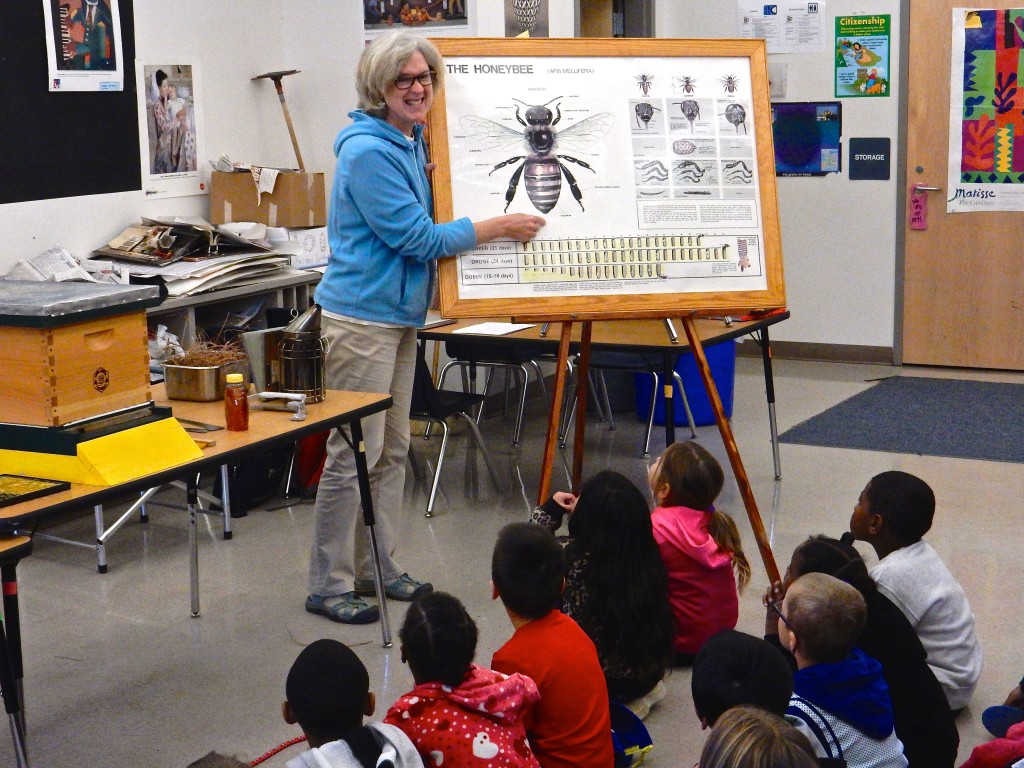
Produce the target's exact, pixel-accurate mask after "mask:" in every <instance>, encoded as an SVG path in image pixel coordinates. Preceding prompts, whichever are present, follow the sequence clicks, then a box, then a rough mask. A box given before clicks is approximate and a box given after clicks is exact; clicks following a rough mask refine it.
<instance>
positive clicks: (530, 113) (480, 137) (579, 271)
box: [429, 39, 785, 320]
mask: <svg viewBox="0 0 1024 768" xmlns="http://www.w3.org/2000/svg"><path fill="white" fill-rule="evenodd" d="M436 42H437V44H438V47H439V48H440V49H441V52H442V54H443V55H444V57H445V80H444V86H443V88H441V89H438V92H437V94H436V96H435V102H434V106H433V108H432V109H431V111H430V117H429V134H430V146H431V153H432V160H433V161H434V162H435V163H436V169H435V171H434V176H433V181H434V198H435V215H436V216H437V218H438V220H439V221H448V220H450V219H453V218H457V217H462V216H468V217H469V218H470V219H472V220H473V221H478V220H482V219H487V218H491V217H493V216H500V215H501V214H503V213H517V212H518V213H530V214H533V215H540V216H543V217H544V219H545V221H546V224H545V226H544V227H543V228H542V229H541V232H540V234H539V236H538V237H537V239H536V240H534V241H532V242H529V243H517V242H514V241H496V242H491V243H487V244H485V245H482V246H479V247H477V248H475V249H474V250H472V251H470V252H467V253H464V254H460V255H458V256H456V257H454V258H451V259H444V260H443V261H442V262H441V264H440V276H441V280H440V286H441V311H442V313H443V314H445V315H446V316H449V317H486V316H494V315H517V316H530V317H543V318H545V319H552V320H555V319H560V318H565V317H579V318H584V317H591V318H594V319H597V318H599V317H601V318H613V317H671V316H678V315H679V314H680V313H681V312H684V311H686V310H687V309H693V310H698V309H761V308H776V307H782V306H784V305H785V290H784V285H783V276H782V255H781V244H780V236H779V223H778V205H777V200H776V189H775V167H774V165H775V164H774V157H773V153H772V136H771V108H770V104H769V101H768V80H767V64H766V56H765V47H764V41H762V40H747V41H742V40H650V41H643V40H610V39H601V40H597V39H575V40H556V39H548V40H541V39H536V40H531V39H489V40H488V39H477V40H438V41H436Z"/></svg>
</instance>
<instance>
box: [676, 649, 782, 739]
mask: <svg viewBox="0 0 1024 768" xmlns="http://www.w3.org/2000/svg"><path fill="white" fill-rule="evenodd" d="M690 692H691V694H692V695H693V708H694V710H696V712H697V717H698V719H699V720H700V725H701V728H713V727H715V725H716V724H717V723H718V718H719V717H721V716H722V715H723V714H725V712H727V711H728V710H730V709H732V708H733V707H738V706H742V705H748V706H754V707H759V708H761V709H763V710H765V711H767V712H772V713H774V714H775V715H777V716H779V717H782V716H783V715H784V714H786V709H787V708H788V707H789V699H790V697H791V696H792V695H793V671H792V670H791V669H790V668H789V665H788V664H787V663H786V659H785V658H784V657H783V656H782V654H780V653H779V652H778V650H777V649H776V648H773V647H772V645H771V644H770V643H768V642H766V641H764V640H762V639H761V638H759V637H754V636H753V635H747V634H744V633H743V632H737V631H736V630H735V629H723V630H722V631H721V632H719V633H718V634H716V635H713V636H712V637H711V638H710V639H709V640H708V641H707V642H706V643H704V647H703V648H701V649H700V653H698V654H697V658H696V659H695V660H694V662H693V675H692V676H691V678H690Z"/></svg>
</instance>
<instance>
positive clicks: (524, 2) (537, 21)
mask: <svg viewBox="0 0 1024 768" xmlns="http://www.w3.org/2000/svg"><path fill="white" fill-rule="evenodd" d="M550 34H551V33H550V32H549V30H548V0H505V37H549V36H550Z"/></svg>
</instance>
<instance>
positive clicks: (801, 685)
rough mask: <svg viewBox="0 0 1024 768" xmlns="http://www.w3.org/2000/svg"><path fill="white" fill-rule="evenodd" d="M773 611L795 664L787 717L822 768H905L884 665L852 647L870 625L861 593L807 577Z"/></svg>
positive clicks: (833, 581)
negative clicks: (843, 767)
mask: <svg viewBox="0 0 1024 768" xmlns="http://www.w3.org/2000/svg"><path fill="white" fill-rule="evenodd" d="M774 607H775V609H776V611H777V612H778V614H779V640H780V641H781V643H782V645H783V646H784V647H785V648H787V649H789V651H790V652H791V653H792V654H793V657H794V658H795V659H796V664H797V672H796V675H794V677H793V696H792V698H791V699H790V702H789V709H788V710H787V712H786V717H787V719H788V720H790V722H792V723H793V725H795V726H796V727H797V728H798V729H799V730H801V731H802V732H803V733H804V735H806V736H807V738H808V740H809V741H810V742H811V746H812V747H814V751H815V753H816V754H817V755H818V756H819V758H823V760H822V765H830V764H833V765H843V764H845V765H847V766H850V768H905V766H906V765H907V759H906V758H905V757H904V756H903V744H902V743H900V740H899V738H897V736H896V731H895V729H894V727H893V717H892V701H891V700H890V698H889V688H888V686H887V685H886V683H885V678H884V677H883V676H882V666H881V664H879V663H878V662H877V661H875V660H874V659H872V658H871V657H870V656H867V655H865V654H864V652H863V651H861V650H859V649H858V648H856V647H855V644H856V642H857V639H858V638H859V637H860V633H861V632H862V631H863V629H864V624H865V622H866V621H867V606H866V605H865V603H864V598H863V597H862V596H861V594H860V592H858V591H857V590H856V589H855V588H854V587H852V586H850V585H849V584H846V583H845V582H842V581H840V580H839V579H837V578H835V577H834V576H829V575H828V574H824V573H808V574H805V575H803V576H801V577H800V578H798V579H797V580H796V581H794V582H793V583H792V584H791V585H790V587H789V589H788V590H787V592H786V597H785V599H784V600H783V601H782V604H781V606H780V605H779V604H777V603H776V604H774ZM833 760H835V761H840V760H843V761H845V763H843V762H834V763H833V762H831V761H833Z"/></svg>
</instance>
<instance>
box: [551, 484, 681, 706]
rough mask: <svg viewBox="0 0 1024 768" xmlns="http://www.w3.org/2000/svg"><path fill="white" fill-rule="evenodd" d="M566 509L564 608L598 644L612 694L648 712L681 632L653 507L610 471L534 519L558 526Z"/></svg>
mask: <svg viewBox="0 0 1024 768" xmlns="http://www.w3.org/2000/svg"><path fill="white" fill-rule="evenodd" d="M566 513H568V515H569V525H568V528H569V539H568V541H567V542H566V545H565V555H566V558H567V560H568V570H567V572H566V576H565V591H564V592H562V611H564V612H565V613H566V614H567V615H569V616H571V617H572V618H573V619H574V620H575V621H576V622H577V623H578V624H579V625H580V627H581V628H582V629H583V631H584V632H586V633H587V635H588V636H589V637H590V639H591V640H593V641H594V645H596V646H597V656H598V658H599V659H600V660H601V668H602V669H603V670H604V677H605V682H606V683H607V684H608V695H609V696H610V697H611V699H612V700H613V701H618V702H622V703H623V704H626V705H627V706H628V707H629V708H630V709H631V710H632V711H633V712H634V714H636V715H637V716H638V717H640V718H643V717H645V716H646V715H647V712H648V711H649V710H650V708H651V705H652V704H655V703H657V701H658V700H659V699H660V698H662V697H663V696H664V695H665V684H664V683H663V682H662V678H663V677H664V676H665V673H666V672H667V671H668V668H669V667H670V666H671V664H672V639H673V636H674V634H675V619H674V618H673V616H672V609H671V608H670V607H669V603H668V582H667V578H666V575H665V565H664V564H663V563H662V561H661V555H660V553H659V552H658V545H657V544H656V543H655V541H654V535H653V534H652V532H651V510H650V507H648V505H647V500H646V499H645V498H644V495H643V494H642V493H641V492H640V489H638V488H637V487H636V486H635V485H634V484H633V483H632V482H631V481H630V480H629V479H628V478H626V477H624V476H623V475H621V474H619V473H618V472H612V471H610V470H605V471H603V472H598V473H597V474H596V475H594V476H593V477H592V478H590V479H589V480H587V482H586V483H584V484H583V488H582V490H581V491H580V495H579V496H578V497H576V496H573V495H572V494H571V493H556V494H554V496H552V497H551V499H550V500H549V501H548V502H547V503H546V504H544V505H543V506H541V507H538V508H537V509H536V510H534V513H533V517H532V518H531V520H532V521H533V522H535V523H540V524H541V525H543V526H545V527H546V528H548V529H549V530H551V531H555V530H557V529H558V528H559V527H560V526H561V524H562V519H563V517H564V516H565V515H566Z"/></svg>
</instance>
